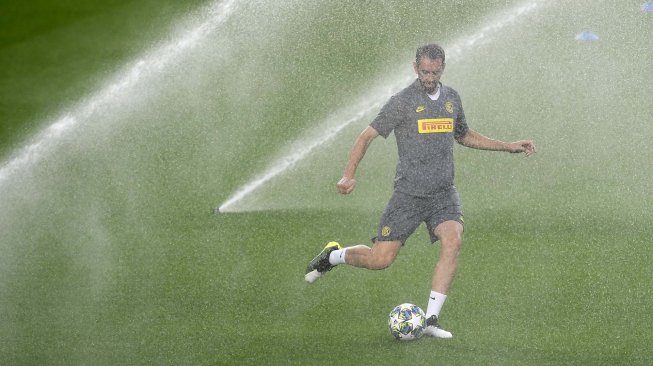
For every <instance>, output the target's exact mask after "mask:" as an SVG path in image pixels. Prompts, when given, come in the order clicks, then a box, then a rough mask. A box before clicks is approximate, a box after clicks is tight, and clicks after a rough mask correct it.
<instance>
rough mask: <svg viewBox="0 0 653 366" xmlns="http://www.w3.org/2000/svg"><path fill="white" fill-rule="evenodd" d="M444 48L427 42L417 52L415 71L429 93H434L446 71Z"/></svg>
mask: <svg viewBox="0 0 653 366" xmlns="http://www.w3.org/2000/svg"><path fill="white" fill-rule="evenodd" d="M444 59H445V57H444V50H443V49H442V47H440V46H438V45H437V44H427V45H424V46H422V47H419V48H418V49H417V52H416V53H415V63H414V64H413V66H414V68H415V73H416V74H417V77H418V78H419V81H420V83H421V84H422V86H423V87H424V89H425V90H426V92H427V93H429V94H430V93H433V92H435V90H436V89H437V86H438V83H439V82H440V76H442V73H443V72H444V67H445V63H444Z"/></svg>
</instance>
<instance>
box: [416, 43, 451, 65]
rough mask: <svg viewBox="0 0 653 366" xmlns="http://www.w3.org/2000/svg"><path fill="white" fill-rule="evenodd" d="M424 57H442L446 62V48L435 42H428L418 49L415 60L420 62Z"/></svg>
mask: <svg viewBox="0 0 653 366" xmlns="http://www.w3.org/2000/svg"><path fill="white" fill-rule="evenodd" d="M422 57H428V58H430V59H431V60H436V59H438V58H439V59H442V63H444V49H442V47H440V46H439V45H437V44H435V43H431V44H427V45H424V46H422V47H419V48H418V49H417V52H416V53H415V62H416V63H419V60H420V59H421V58H422Z"/></svg>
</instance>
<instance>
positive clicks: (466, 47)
mask: <svg viewBox="0 0 653 366" xmlns="http://www.w3.org/2000/svg"><path fill="white" fill-rule="evenodd" d="M537 7H538V4H537V2H534V1H528V2H526V3H524V4H521V5H519V6H516V7H514V8H512V9H510V10H508V11H507V12H504V13H502V14H500V15H499V16H497V17H496V18H495V19H492V20H490V21H489V22H488V23H487V24H488V25H486V26H484V27H482V28H481V29H480V30H478V31H477V32H475V33H473V34H472V35H470V36H467V37H463V38H461V39H458V40H457V41H455V42H454V43H453V44H451V45H449V46H445V47H444V48H445V50H447V58H448V59H452V58H453V59H456V58H460V57H461V56H462V55H463V54H464V53H465V52H467V51H470V50H472V49H474V48H475V47H478V46H480V45H482V44H484V43H487V42H489V41H490V38H491V37H492V36H494V35H496V34H497V33H498V32H499V31H501V30H502V29H504V28H505V27H506V26H508V25H510V24H512V23H514V22H516V21H517V20H518V19H519V18H521V17H523V16H524V15H526V14H528V13H531V12H532V11H533V10H535V9H536V8H537ZM402 67H403V66H402ZM398 74H400V75H402V76H401V77H399V78H397V80H395V81H394V82H392V83H391V84H390V85H391V87H389V88H387V87H386V88H385V89H387V90H389V91H390V92H389V93H379V92H378V91H377V90H375V92H373V93H370V94H369V95H368V96H367V97H365V98H362V100H366V101H367V103H369V105H366V106H362V107H360V108H357V109H355V110H358V111H359V112H358V113H356V114H354V115H353V116H351V117H349V118H346V119H345V121H344V122H342V123H340V124H337V125H336V126H335V127H333V128H331V129H329V130H327V131H326V133H323V134H322V135H321V136H320V138H319V139H313V140H312V141H303V142H300V143H296V144H295V145H296V146H301V148H299V149H297V150H296V151H294V152H292V153H290V154H289V155H287V156H284V157H283V158H280V159H279V160H277V161H275V162H274V163H272V164H271V165H270V166H269V167H268V168H267V170H265V172H264V173H263V174H261V175H259V176H257V177H256V178H254V179H253V180H252V181H250V182H249V183H247V184H245V185H244V186H243V187H242V188H240V189H239V190H237V191H236V192H235V193H234V194H233V195H231V197H229V198H228V199H227V200H226V201H225V202H224V203H223V204H222V205H220V207H219V208H218V209H219V211H220V212H232V211H238V210H236V209H234V208H233V206H234V204H235V203H237V202H239V201H240V200H242V199H243V198H244V197H246V196H247V195H249V194H251V193H252V192H254V191H255V190H257V189H258V188H260V187H261V186H262V185H263V184H265V183H267V182H268V181H270V180H271V179H273V178H274V177H276V176H278V175H280V174H282V173H283V172H285V171H286V170H288V169H289V168H291V167H292V166H293V165H294V164H295V163H297V162H298V161H300V160H302V159H304V158H305V157H306V156H308V155H309V154H310V153H311V152H312V151H313V150H315V149H316V148H317V147H319V146H322V145H323V144H324V143H326V142H327V141H329V140H331V139H333V138H334V137H335V136H336V135H337V134H338V133H340V131H342V130H343V129H344V128H345V127H347V126H349V125H350V124H352V123H354V122H356V121H358V120H360V119H362V118H363V117H365V116H366V115H368V114H369V113H372V112H373V111H374V110H376V109H378V108H380V107H381V106H382V105H383V103H384V102H385V101H386V100H387V99H388V98H389V97H390V96H391V95H392V94H394V93H396V92H398V91H399V90H401V88H403V87H405V85H407V83H409V82H410V81H411V80H412V79H413V78H414V76H413V74H412V73H410V74H405V73H403V72H399V73H398ZM370 100H371V102H370ZM339 115H342V113H335V114H334V115H332V116H331V117H329V118H327V119H326V121H327V122H328V121H331V120H333V119H335V118H336V116H339ZM324 124H325V123H322V124H319V125H321V126H323V125H324Z"/></svg>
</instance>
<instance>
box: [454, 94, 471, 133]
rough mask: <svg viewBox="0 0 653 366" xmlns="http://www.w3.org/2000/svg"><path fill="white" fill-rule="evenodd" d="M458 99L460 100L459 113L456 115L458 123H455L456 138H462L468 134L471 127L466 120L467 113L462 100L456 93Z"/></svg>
mask: <svg viewBox="0 0 653 366" xmlns="http://www.w3.org/2000/svg"><path fill="white" fill-rule="evenodd" d="M456 99H457V100H458V102H457V104H458V113H457V114H456V122H455V123H454V126H455V127H454V137H455V138H457V139H458V138H461V137H463V136H465V135H466V134H467V131H468V130H469V126H467V120H466V119H465V111H464V110H463V102H462V101H461V100H460V96H459V95H458V94H457V93H456Z"/></svg>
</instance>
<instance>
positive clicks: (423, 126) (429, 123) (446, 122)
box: [417, 118, 453, 133]
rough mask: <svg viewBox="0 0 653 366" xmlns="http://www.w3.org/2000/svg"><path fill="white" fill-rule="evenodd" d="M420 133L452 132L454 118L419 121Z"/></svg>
mask: <svg viewBox="0 0 653 366" xmlns="http://www.w3.org/2000/svg"><path fill="white" fill-rule="evenodd" d="M417 129H418V130H419V133H438V132H452V131H453V118H432V119H420V120H417Z"/></svg>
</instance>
